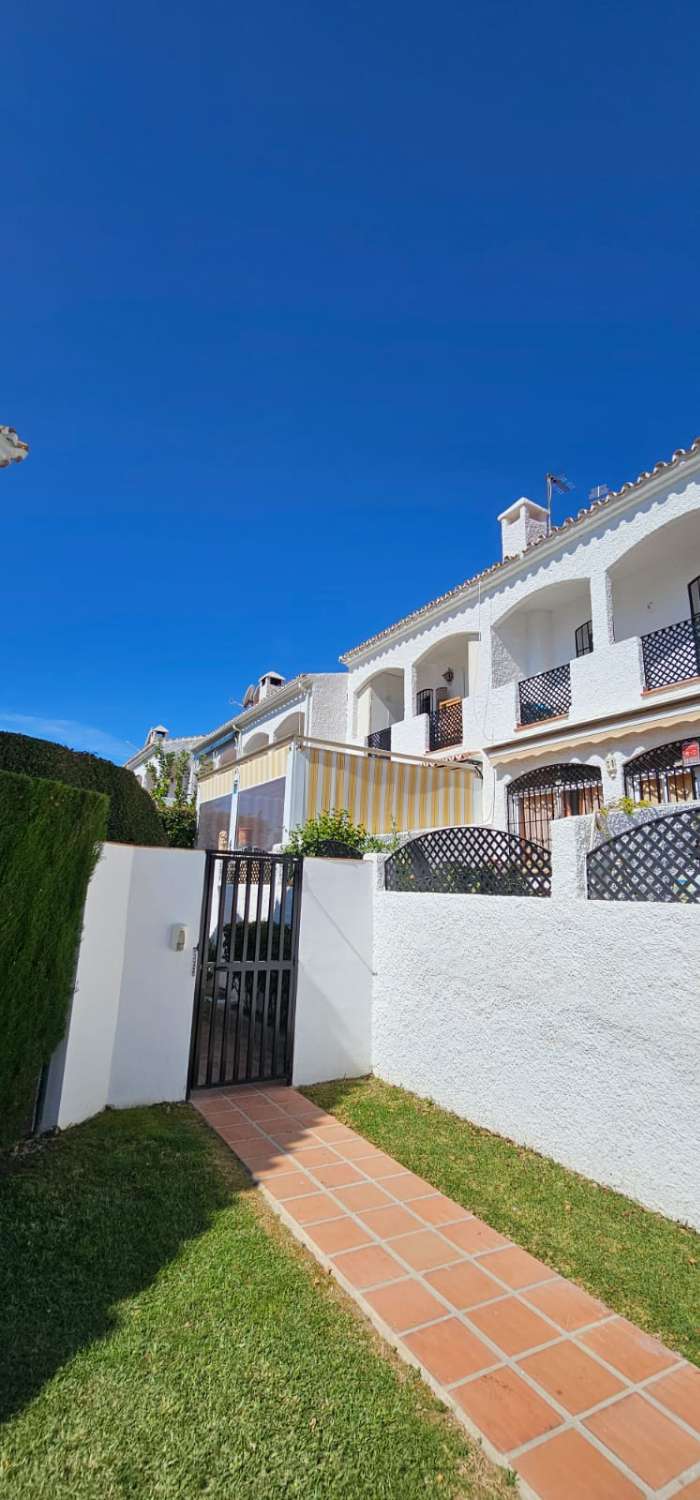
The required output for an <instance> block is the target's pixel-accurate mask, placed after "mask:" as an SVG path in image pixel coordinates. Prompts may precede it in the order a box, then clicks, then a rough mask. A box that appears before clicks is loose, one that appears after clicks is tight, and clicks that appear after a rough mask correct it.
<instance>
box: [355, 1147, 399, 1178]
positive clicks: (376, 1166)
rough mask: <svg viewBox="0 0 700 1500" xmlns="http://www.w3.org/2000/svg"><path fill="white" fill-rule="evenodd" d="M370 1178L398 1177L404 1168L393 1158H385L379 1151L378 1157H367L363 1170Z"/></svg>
mask: <svg viewBox="0 0 700 1500" xmlns="http://www.w3.org/2000/svg"><path fill="white" fill-rule="evenodd" d="M362 1170H363V1172H366V1174H367V1176H368V1177H379V1178H381V1177H398V1175H399V1173H401V1172H403V1170H404V1168H403V1167H402V1166H400V1165H399V1163H398V1162H397V1161H394V1158H393V1157H392V1156H385V1155H384V1152H383V1151H378V1152H377V1154H376V1156H367V1157H365V1164H364V1166H363V1168H362Z"/></svg>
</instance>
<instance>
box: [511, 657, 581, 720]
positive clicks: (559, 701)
mask: <svg viewBox="0 0 700 1500" xmlns="http://www.w3.org/2000/svg"><path fill="white" fill-rule="evenodd" d="M518 696H519V699H520V723H521V724H537V723H539V721H540V720H541V719H555V718H556V717H557V715H558V714H568V712H569V709H570V708H571V665H570V663H569V662H568V661H567V662H565V663H564V665H563V666H562V667H552V670H551V672H539V673H538V674H537V676H536V677H526V678H525V679H524V681H523V682H519V683H518Z"/></svg>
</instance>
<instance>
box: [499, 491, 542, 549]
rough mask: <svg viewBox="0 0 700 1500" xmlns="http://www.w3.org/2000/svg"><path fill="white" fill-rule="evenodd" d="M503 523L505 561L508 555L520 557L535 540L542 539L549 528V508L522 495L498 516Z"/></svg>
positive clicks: (502, 539) (502, 535)
mask: <svg viewBox="0 0 700 1500" xmlns="http://www.w3.org/2000/svg"><path fill="white" fill-rule="evenodd" d="M498 519H499V521H500V523H501V547H502V551H503V561H504V562H505V561H506V558H508V557H519V556H520V554H521V552H526V551H527V549H528V547H531V546H532V544H533V542H539V541H541V539H542V537H543V536H546V535H547V532H548V530H549V525H548V516H547V510H546V507H545V506H544V505H538V504H537V501H536V500H528V498H527V496H526V495H521V496H520V499H519V500H515V501H514V503H513V504H512V505H509V506H508V509H507V510H504V511H501V514H500V516H499V517H498Z"/></svg>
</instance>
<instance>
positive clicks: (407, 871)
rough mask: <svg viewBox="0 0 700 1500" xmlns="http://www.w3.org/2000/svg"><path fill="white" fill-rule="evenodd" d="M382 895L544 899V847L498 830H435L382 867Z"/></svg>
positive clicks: (548, 878) (547, 872)
mask: <svg viewBox="0 0 700 1500" xmlns="http://www.w3.org/2000/svg"><path fill="white" fill-rule="evenodd" d="M384 884H385V888H386V890H387V891H433V892H436V893H438V894H440V895H447V894H461V895H482V896H549V895H550V893H551V888H552V862H551V856H550V853H549V850H548V849H540V848H539V847H538V846H537V845H536V844H531V843H528V842H527V841H526V840H523V839H518V838H514V837H513V835H512V834H510V833H506V832H505V831H504V829H502V828H479V827H476V828H475V827H470V828H438V829H436V830H435V831H434V832H433V833H424V834H421V835H420V837H419V838H416V839H411V840H410V842H409V843H407V844H403V845H402V847H401V848H400V849H397V850H396V853H395V854H392V855H391V857H390V858H389V859H388V860H387V862H386V864H385V866H384Z"/></svg>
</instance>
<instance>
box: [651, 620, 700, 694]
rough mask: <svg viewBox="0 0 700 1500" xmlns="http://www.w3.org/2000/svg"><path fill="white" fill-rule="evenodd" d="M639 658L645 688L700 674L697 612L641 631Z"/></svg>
mask: <svg viewBox="0 0 700 1500" xmlns="http://www.w3.org/2000/svg"><path fill="white" fill-rule="evenodd" d="M642 659H643V662H644V686H645V688H646V689H647V692H649V691H650V690H652V689H653V688H662V687H670V686H671V684H672V683H674V682H687V681H688V680H689V679H690V678H692V677H700V615H692V617H691V618H690V619H689V620H679V621H678V624H677V625H667V626H666V627H665V628H664V629H663V630H652V632H651V634H650V635H643V636H642Z"/></svg>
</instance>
